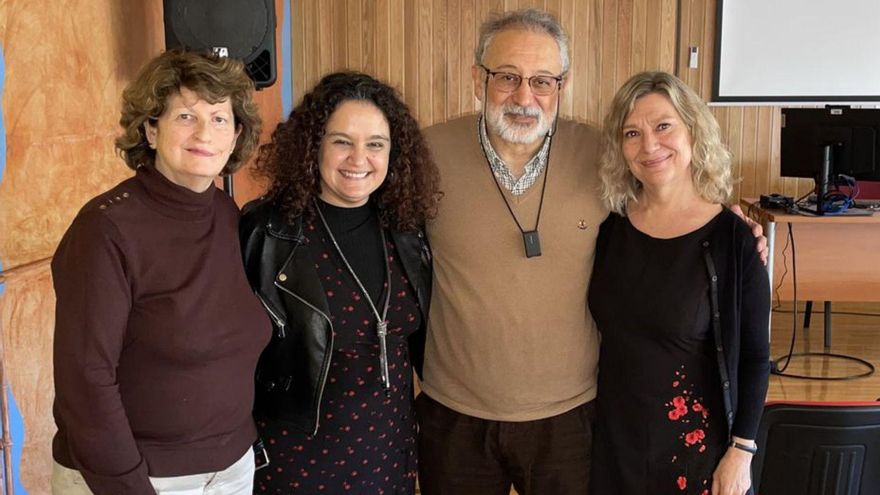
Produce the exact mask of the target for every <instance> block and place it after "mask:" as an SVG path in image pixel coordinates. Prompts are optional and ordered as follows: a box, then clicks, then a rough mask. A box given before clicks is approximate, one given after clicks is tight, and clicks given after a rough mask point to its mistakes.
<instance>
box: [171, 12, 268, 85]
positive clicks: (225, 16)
mask: <svg viewBox="0 0 880 495" xmlns="http://www.w3.org/2000/svg"><path fill="white" fill-rule="evenodd" d="M163 5H164V8H165V47H166V49H170V48H174V47H178V46H182V47H185V48H188V49H191V50H198V51H208V52H214V53H217V54H219V55H223V56H228V57H232V58H237V59H239V60H242V61H243V62H244V64H245V67H247V72H248V74H249V75H250V76H251V79H253V80H254V84H255V85H256V87H257V89H262V88H266V87H269V86H271V85H272V84H273V83H274V82H275V74H276V70H275V0H163Z"/></svg>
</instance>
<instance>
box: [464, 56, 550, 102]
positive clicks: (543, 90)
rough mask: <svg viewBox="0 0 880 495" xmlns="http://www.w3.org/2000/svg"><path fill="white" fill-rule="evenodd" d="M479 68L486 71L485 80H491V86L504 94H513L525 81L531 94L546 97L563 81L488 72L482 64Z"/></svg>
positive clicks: (548, 77)
mask: <svg viewBox="0 0 880 495" xmlns="http://www.w3.org/2000/svg"><path fill="white" fill-rule="evenodd" d="M480 68H482V69H483V70H484V71H486V78H487V79H489V78H491V79H492V84H493V85H494V86H495V89H497V90H498V91H502V92H504V93H513V92H514V91H516V90H517V89H519V87H520V85H521V84H522V82H523V80H526V81H528V82H529V87H530V88H532V93H534V94H535V95H537V96H547V95H551V94H553V92H554V91H556V89H557V88H559V83H561V82H562V79H563V77H562V76H543V75H541V76H532V77H523V76H521V75H519V74H514V73H512V72H499V71H493V70H489V68H488V67H486V66H485V65H483V64H480Z"/></svg>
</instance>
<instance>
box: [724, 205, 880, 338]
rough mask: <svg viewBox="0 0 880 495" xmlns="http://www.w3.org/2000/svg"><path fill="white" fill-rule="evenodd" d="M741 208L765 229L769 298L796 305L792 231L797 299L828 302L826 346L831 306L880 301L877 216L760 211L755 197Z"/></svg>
mask: <svg viewBox="0 0 880 495" xmlns="http://www.w3.org/2000/svg"><path fill="white" fill-rule="evenodd" d="M741 206H742V208H743V211H745V212H746V214H748V215H749V216H751V217H752V218H754V219H756V220H757V221H759V222H761V223H762V224H763V225H764V235H766V236H767V243H768V245H769V248H770V256H769V260H768V263H767V272H768V274H769V277H770V287H771V294H772V295H773V296H775V295H776V294H779V298H780V299H784V300H794V277H793V273H792V271H793V267H792V246H791V245H790V243H789V242H788V235H789V231H791V233H792V237H793V238H794V245H795V246H794V247H795V251H794V254H795V256H796V262H797V279H798V280H797V298H798V300H801V301H826V312H825V322H826V325H825V344H826V347H827V346H829V345H830V342H831V324H830V323H831V320H830V318H831V311H830V303H831V301H880V214H876V215H873V216H861V217H857V216H830V215H829V216H811V215H800V214H791V213H787V212H786V211H784V210H774V209H764V208H761V207H760V205H759V203H758V200H757V199H755V198H745V199H743V200H741ZM786 270H787V271H788V273H787V274H785V276H784V278H783V273H784V272H785V271H786ZM777 286H778V287H777Z"/></svg>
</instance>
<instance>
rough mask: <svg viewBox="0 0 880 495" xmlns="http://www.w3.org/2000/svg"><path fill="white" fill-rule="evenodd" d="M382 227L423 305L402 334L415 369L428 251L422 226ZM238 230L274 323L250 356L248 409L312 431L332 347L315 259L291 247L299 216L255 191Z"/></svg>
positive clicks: (420, 349) (427, 292)
mask: <svg viewBox="0 0 880 495" xmlns="http://www.w3.org/2000/svg"><path fill="white" fill-rule="evenodd" d="M389 232H390V235H391V238H392V239H393V241H394V244H395V246H396V247H397V254H398V256H399V257H400V260H401V263H402V264H403V268H404V270H405V271H406V275H407V277H408V278H409V280H410V283H412V285H413V287H414V289H415V291H416V297H417V298H418V302H419V307H420V308H421V311H422V322H423V324H422V327H421V328H420V329H419V330H418V331H417V332H416V333H414V334H413V335H412V336H411V337H410V339H409V352H410V358H411V360H412V365H413V367H414V368H415V370H416V371H417V372H418V373H419V374H420V375H421V372H422V360H423V358H424V348H425V325H426V323H427V321H428V304H429V301H430V298H431V251H430V249H429V248H428V244H427V240H426V238H425V234H424V232H422V231H421V230H420V231H418V232H415V233H403V232H395V231H393V230H391V231H389ZM239 237H240V240H241V252H242V256H243V257H244V266H245V271H246V272H247V277H248V280H249V281H250V284H251V287H252V288H253V289H254V292H255V293H256V294H257V297H259V299H260V301H261V302H262V303H263V306H265V308H266V311H267V312H268V313H269V315H270V316H271V317H272V322H273V325H274V327H275V329H274V330H275V331H274V333H273V335H272V340H271V341H270V342H269V345H268V346H267V347H266V349H265V350H264V351H263V353H262V355H261V356H260V360H259V363H258V364H257V372H256V399H255V404H254V414H255V416H256V417H258V418H260V417H263V418H272V419H281V420H285V421H288V422H290V423H291V425H292V426H293V427H295V428H297V429H300V430H302V431H303V432H305V433H307V434H310V435H314V434H315V433H316V432H317V431H318V418H319V411H320V407H321V398H322V395H323V392H324V384H325V381H326V379H327V372H328V370H329V369H330V359H331V357H332V354H333V352H332V348H333V330H332V327H331V324H330V317H329V309H328V306H327V299H326V296H325V295H324V290H323V288H322V287H321V281H320V280H319V279H318V274H317V271H316V270H315V267H314V264H313V263H312V261H311V260H309V259H308V256H305V253H306V251H305V250H303V249H297V248H298V247H299V246H300V245H301V244H302V242H303V240H304V236H303V232H302V219H301V218H298V219H296V221H295V222H293V223H290V222H289V221H288V220H287V218H286V214H285V213H284V212H283V211H282V210H281V209H280V208H278V207H277V206H276V205H275V204H273V203H272V202H270V201H269V200H266V199H258V200H255V201H252V202H250V203H248V204H247V205H245V207H244V211H243V215H242V218H241V224H240V226H239Z"/></svg>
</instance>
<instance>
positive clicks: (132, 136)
mask: <svg viewBox="0 0 880 495" xmlns="http://www.w3.org/2000/svg"><path fill="white" fill-rule="evenodd" d="M181 88H187V89H189V90H190V91H193V92H194V93H196V94H198V95H199V97H200V98H202V99H203V100H205V101H207V102H208V103H211V104H214V103H218V102H221V101H223V100H226V99H229V101H230V103H231V104H232V113H233V115H234V117H235V126H236V129H238V130H240V133H239V135H238V139H237V140H236V142H235V150H233V152H232V155H231V156H230V157H229V161H228V162H227V163H226V166H225V167H223V170H222V171H221V172H220V173H221V174H223V175H225V174H231V173H232V172H235V171H236V170H238V169H239V168H240V167H241V166H242V165H244V164H245V163H246V162H247V160H248V159H249V158H250V157H251V155H252V154H253V153H254V151H255V150H256V148H257V144H258V143H259V141H260V127H261V125H262V119H261V118H260V114H259V111H258V110H257V105H256V104H255V103H254V100H253V92H254V83H253V81H251V79H250V78H249V77H248V75H247V73H246V72H245V70H244V65H243V64H242V63H241V62H240V61H238V60H234V59H230V58H220V57H215V56H213V55H207V54H203V53H196V52H190V51H185V50H182V49H174V50H169V51H167V52H165V53H163V54H161V55H159V56H158V57H156V58H154V59H153V60H151V61H149V62H148V63H147V64H146V65H145V66H144V67H143V68H142V69H141V70H140V72H139V73H138V76H137V78H135V80H134V81H132V82H131V83H130V84H129V85H128V86H127V87H126V88H125V91H123V92H122V115H121V116H120V118H119V125H121V126H122V129H123V134H122V135H121V136H119V137H118V138H116V149H117V151H118V152H119V154H120V155H121V156H122V158H123V159H124V160H125V163H126V164H128V166H129V167H130V168H132V169H136V168H137V167H138V166H140V165H152V164H153V163H154V161H155V159H156V151H155V150H153V149H151V148H150V147H149V144H148V143H147V138H146V134H145V132H144V123H145V122H146V121H147V120H148V119H149V120H155V119H157V118H159V116H160V115H162V112H164V111H165V106H166V104H167V103H168V97H169V96H171V95H173V94H175V93H178V92H180V89H181Z"/></svg>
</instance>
